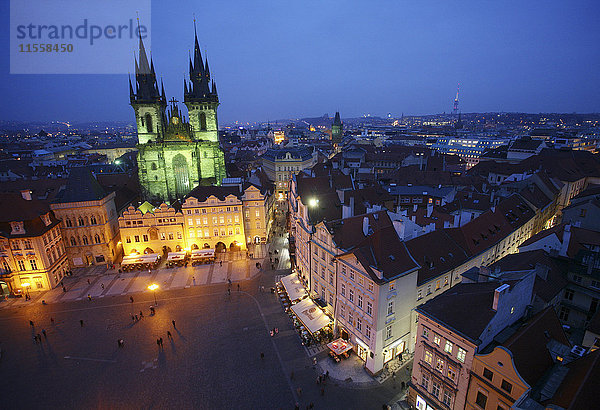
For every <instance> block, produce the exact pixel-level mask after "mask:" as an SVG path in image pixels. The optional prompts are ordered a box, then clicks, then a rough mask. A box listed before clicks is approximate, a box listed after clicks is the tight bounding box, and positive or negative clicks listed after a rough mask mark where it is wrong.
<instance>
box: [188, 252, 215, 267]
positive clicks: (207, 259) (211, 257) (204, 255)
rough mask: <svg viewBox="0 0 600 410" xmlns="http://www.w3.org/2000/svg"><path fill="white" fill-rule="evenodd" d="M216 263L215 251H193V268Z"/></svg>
mask: <svg viewBox="0 0 600 410" xmlns="http://www.w3.org/2000/svg"><path fill="white" fill-rule="evenodd" d="M214 261H215V250H214V249H194V250H193V251H192V266H194V265H197V264H202V263H213V262H214Z"/></svg>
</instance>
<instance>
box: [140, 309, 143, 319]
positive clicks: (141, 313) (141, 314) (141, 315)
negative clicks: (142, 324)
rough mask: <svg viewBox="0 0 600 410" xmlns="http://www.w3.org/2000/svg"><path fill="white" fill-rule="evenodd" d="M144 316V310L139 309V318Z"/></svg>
mask: <svg viewBox="0 0 600 410" xmlns="http://www.w3.org/2000/svg"><path fill="white" fill-rule="evenodd" d="M143 317H144V312H142V311H141V310H140V319H141V318H143Z"/></svg>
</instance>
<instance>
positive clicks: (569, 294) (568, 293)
mask: <svg viewBox="0 0 600 410" xmlns="http://www.w3.org/2000/svg"><path fill="white" fill-rule="evenodd" d="M573 295H574V292H573V291H572V290H571V289H565V299H567V300H573Z"/></svg>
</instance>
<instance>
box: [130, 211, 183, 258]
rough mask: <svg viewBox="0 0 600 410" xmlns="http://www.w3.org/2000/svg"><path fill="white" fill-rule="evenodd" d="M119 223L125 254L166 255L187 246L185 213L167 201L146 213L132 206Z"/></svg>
mask: <svg viewBox="0 0 600 410" xmlns="http://www.w3.org/2000/svg"><path fill="white" fill-rule="evenodd" d="M119 227H120V230H121V241H122V243H123V252H124V254H125V255H130V254H132V253H139V254H142V253H158V254H161V255H163V256H164V254H165V252H175V251H178V250H181V249H185V248H186V247H187V243H186V241H185V238H184V230H183V215H182V214H181V213H180V212H176V211H175V209H173V208H169V207H168V206H167V205H166V204H164V203H163V204H161V206H160V207H159V208H158V209H155V210H154V212H146V213H145V214H143V213H142V211H140V210H136V209H135V208H134V207H133V206H130V207H129V208H127V210H126V211H125V212H123V215H122V216H121V217H120V218H119Z"/></svg>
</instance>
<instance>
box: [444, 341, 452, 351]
mask: <svg viewBox="0 0 600 410" xmlns="http://www.w3.org/2000/svg"><path fill="white" fill-rule="evenodd" d="M452 347H453V345H452V342H451V341H449V340H446V346H444V351H445V352H446V353H450V354H452Z"/></svg>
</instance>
